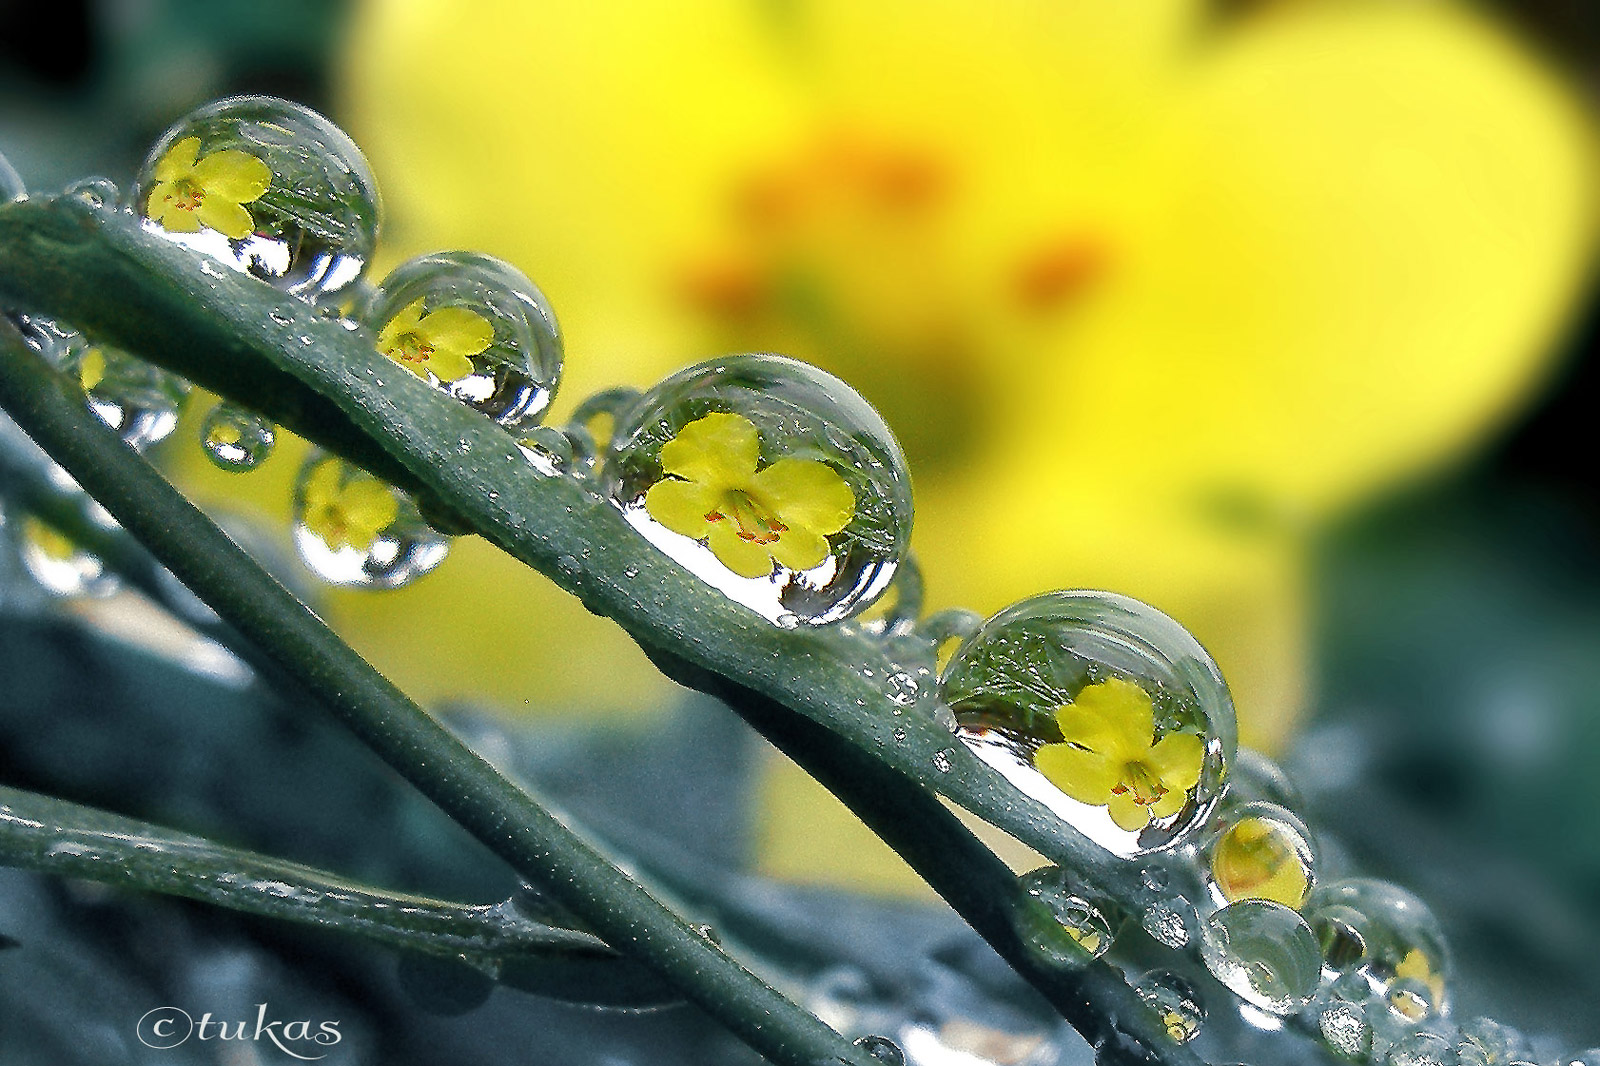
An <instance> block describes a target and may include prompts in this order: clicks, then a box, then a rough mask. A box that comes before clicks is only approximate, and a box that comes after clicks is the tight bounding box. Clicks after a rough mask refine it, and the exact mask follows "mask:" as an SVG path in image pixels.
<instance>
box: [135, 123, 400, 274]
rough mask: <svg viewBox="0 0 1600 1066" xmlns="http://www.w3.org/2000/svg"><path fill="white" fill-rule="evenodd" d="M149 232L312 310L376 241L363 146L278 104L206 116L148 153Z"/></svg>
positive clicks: (139, 200)
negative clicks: (311, 302) (310, 302)
mask: <svg viewBox="0 0 1600 1066" xmlns="http://www.w3.org/2000/svg"><path fill="white" fill-rule="evenodd" d="M133 200H134V209H135V210H136V211H137V212H138V213H139V215H140V216H141V217H142V218H143V219H144V220H145V226H146V228H148V229H150V230H151V231H152V232H155V233H159V234H161V235H162V236H164V237H167V238H169V239H171V240H173V241H176V242H177V243H179V244H182V245H185V246H186V247H189V248H193V249H195V250H196V251H199V252H202V253H204V254H205V255H208V256H210V257H212V258H214V259H216V260H219V261H221V262H223V263H226V264H228V265H229V266H231V267H233V268H234V269H236V270H240V271H243V272H244V273H247V274H251V275H253V276H255V277H258V278H261V279H262V280H264V281H267V282H270V283H271V284H273V285H275V286H277V287H278V288H279V289H282V290H283V291H285V292H288V293H292V294H294V295H296V296H300V297H303V298H305V299H308V300H316V299H319V298H321V297H325V296H329V295H331V294H333V293H337V292H340V291H342V290H343V289H345V288H347V287H348V286H349V285H350V284H351V283H352V282H354V281H355V280H356V279H357V278H359V277H360V276H361V272H362V271H363V270H364V269H365V268H366V264H367V260H368V259H370V258H371V257H372V251H373V249H374V248H375V247H376V246H377V241H378V213H379V207H378V188H377V184H376V183H375V182H374V181H373V179H372V172H371V170H370V169H369V168H368V166H367V161H366V159H365V158H364V157H363V156H362V154H361V150H360V149H359V148H357V147H356V145H355V142H354V141H352V140H351V139H350V138H349V137H348V136H346V135H345V133H344V131H343V130H341V129H339V128H338V127H337V126H335V125H334V124H333V123H331V122H329V121H328V120H327V119H325V118H323V117H322V116H321V115H319V114H317V113H316V112H315V111H312V110H310V109H308V108H305V107H301V106H300V105H299V104H293V103H290V102H288V101H287V100H279V99H276V98H274V97H270V96H236V97H232V98H230V99H227V100H219V101H217V102H216V103H212V104H207V105H206V106H204V107H202V108H200V109H199V110H197V111H193V112H191V113H190V114H188V115H185V116H184V117H183V118H181V119H179V120H178V121H177V122H176V123H174V124H173V125H172V126H171V127H170V128H169V129H168V130H167V131H166V133H164V134H162V135H161V139H160V140H158V141H157V142H156V144H155V147H154V148H152V149H151V150H150V154H149V156H147V157H146V159H145V162H144V166H143V167H142V168H141V169H140V171H139V177H138V180H137V182H136V183H135V186H134V191H133Z"/></svg>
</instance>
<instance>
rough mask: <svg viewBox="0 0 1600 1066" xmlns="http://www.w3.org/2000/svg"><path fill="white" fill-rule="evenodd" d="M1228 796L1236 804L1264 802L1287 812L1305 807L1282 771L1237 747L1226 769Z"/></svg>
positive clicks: (1252, 752) (1253, 750)
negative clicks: (1230, 764)
mask: <svg viewBox="0 0 1600 1066" xmlns="http://www.w3.org/2000/svg"><path fill="white" fill-rule="evenodd" d="M1228 795H1229V796H1230V797H1231V798H1232V799H1233V800H1234V801H1236V802H1239V803H1250V802H1254V801H1256V800H1264V801H1266V802H1267V803H1276V804H1277V805H1278V806H1280V807H1283V808H1285V809H1287V810H1291V811H1295V810H1301V809H1303V808H1304V806H1305V802H1304V800H1303V799H1302V798H1301V796H1300V790H1299V789H1298V788H1296V787H1295V784H1294V782H1293V781H1291V780H1289V775H1288V774H1286V773H1284V772H1283V768H1282V767H1281V766H1279V765H1278V764H1277V763H1275V762H1273V761H1272V760H1271V759H1269V758H1267V757H1266V756H1265V755H1263V754H1261V753H1260V752H1259V751H1256V750H1255V749H1254V748H1240V749H1239V751H1238V753H1237V754H1236V755H1235V756H1234V760H1233V766H1232V767H1230V768H1229V770H1228Z"/></svg>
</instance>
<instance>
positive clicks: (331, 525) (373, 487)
mask: <svg viewBox="0 0 1600 1066" xmlns="http://www.w3.org/2000/svg"><path fill="white" fill-rule="evenodd" d="M399 513H400V502H399V501H398V500H397V499H395V495H394V493H393V492H392V491H391V490H390V489H389V487H388V486H387V485H385V484H383V482H381V481H379V480H377V479H376V478H374V477H371V476H369V475H367V474H357V475H355V476H353V477H351V478H349V479H348V480H346V478H345V475H344V463H343V461H341V460H338V459H327V460H324V461H323V462H321V463H319V464H318V465H317V467H316V469H314V470H312V471H311V476H310V477H309V478H307V479H306V486H305V503H304V509H303V512H302V514H303V517H302V518H301V521H302V522H304V523H305V527H306V528H307V529H309V530H310V531H311V532H312V533H315V534H316V535H317V537H319V538H320V539H321V540H322V542H323V543H324V544H326V545H327V546H328V547H329V548H332V549H333V550H334V551H338V550H339V549H341V548H346V547H349V548H355V549H357V550H358V551H365V550H366V549H368V548H370V547H372V542H373V541H375V540H377V539H378V534H379V533H382V532H383V531H384V530H385V529H386V528H388V527H389V526H390V525H391V524H393V522H394V520H395V518H396V516H398V515H399Z"/></svg>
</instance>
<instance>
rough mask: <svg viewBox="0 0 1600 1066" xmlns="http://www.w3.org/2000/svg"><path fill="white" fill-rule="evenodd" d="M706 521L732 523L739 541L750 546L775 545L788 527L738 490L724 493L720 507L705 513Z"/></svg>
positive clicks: (745, 493) (748, 495) (787, 530)
mask: <svg viewBox="0 0 1600 1066" xmlns="http://www.w3.org/2000/svg"><path fill="white" fill-rule="evenodd" d="M706 521H707V522H726V521H732V522H733V524H734V525H735V526H736V527H738V535H739V539H740V540H744V541H749V542H750V543H752V544H775V543H777V541H778V538H779V537H780V536H781V535H783V534H784V533H787V532H789V527H788V526H786V525H784V524H783V523H782V522H780V521H778V519H777V516H776V515H774V514H772V513H771V512H769V511H768V510H767V509H766V508H765V507H762V506H761V505H760V504H758V503H756V501H755V500H753V499H751V497H750V494H749V493H747V492H740V491H738V490H734V491H732V492H728V493H725V494H724V495H723V498H722V505H721V506H720V507H718V508H717V509H716V510H713V511H707V512H706Z"/></svg>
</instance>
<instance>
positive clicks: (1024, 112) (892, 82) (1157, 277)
mask: <svg viewBox="0 0 1600 1066" xmlns="http://www.w3.org/2000/svg"><path fill="white" fill-rule="evenodd" d="M350 40H351V42H352V52H351V55H350V60H351V61H350V63H349V64H348V66H347V69H348V71H349V72H350V73H349V81H348V84H347V86H346V102H347V105H348V108H347V114H348V116H349V118H350V123H351V125H352V127H353V128H354V131H355V133H356V135H357V139H358V140H359V141H360V142H361V143H362V145H363V147H364V148H365V149H366V150H367V152H368V154H369V156H370V157H371V159H372V161H373V163H374V165H375V167H376V169H377V171H378V173H379V175H380V177H381V179H382V183H383V185H384V189H385V198H386V201H387V204H388V206H389V207H390V208H391V212H390V217H391V219H392V220H393V222H394V225H393V226H392V227H391V230H390V232H391V234H392V235H394V236H395V237H396V238H398V239H397V240H395V241H394V243H393V244H392V245H391V246H389V247H387V248H386V249H385V252H384V254H385V255H386V256H389V257H391V258H392V260H394V261H397V260H398V259H400V258H402V257H404V256H406V255H408V254H411V253H414V252H419V251H423V250H425V249H426V247H438V246H459V247H469V248H482V249H484V250H486V251H489V252H491V253H493V254H496V255H499V256H502V257H504V258H507V259H509V260H511V261H513V262H515V263H517V264H518V265H519V266H520V267H522V268H523V269H524V270H526V271H527V272H528V273H529V274H530V275H531V276H533V277H535V278H537V279H538V281H539V284H540V286H541V287H542V288H543V289H544V290H545V292H546V293H547V294H548V295H549V296H550V298H551V300H552V302H553V303H554V305H555V306H556V307H557V308H558V310H559V312H560V315H561V320H562V325H563V329H564V330H565V332H566V334H567V337H568V346H567V350H568V352H569V353H570V362H569V365H568V369H567V376H566V385H565V386H564V389H565V392H564V396H563V398H562V403H563V404H564V405H568V404H571V403H573V402H575V401H576V400H577V399H581V398H582V397H583V396H584V395H586V394H588V393H590V392H592V391H594V390H595V389H597V388H600V387H604V386H607V385H611V384H615V383H617V382H618V381H626V382H631V383H634V384H641V385H644V384H649V383H652V382H654V381H655V380H658V379H659V378H660V377H661V376H663V375H664V374H666V373H668V372H670V371H672V370H674V369H677V368H678V367H681V366H683V365H685V364H687V363H690V362H694V361H696V360H698V359H701V358H704V357H706V356H707V355H708V354H714V353H716V352H721V351H737V350H774V351H780V352H784V353H786V354H789V355H793V356H796V357H798V358H801V359H805V360H807V361H810V362H813V363H816V364H818V365H820V366H822V367H824V368H826V369H828V370H831V371H832V372H834V373H836V374H838V375H839V376H841V377H843V378H844V379H845V380H847V381H849V382H851V383H852V384H854V385H856V386H857V387H858V388H859V389H860V390H861V391H862V392H863V394H864V395H865V396H866V397H867V398H868V399H869V400H870V401H872V402H873V403H874V404H875V405H877V406H878V407H879V409H880V410H882V411H883V412H884V414H885V416H886V417H887V419H888V420H889V422H890V424H891V425H892V426H893V428H894V430H895V432H896V433H897V434H898V435H899V436H900V437H901V439H902V441H903V443H904V444H905V445H906V447H907V452H908V455H909V457H910V459H911V463H912V468H913V470H914V472H915V476H916V480H917V510H918V522H917V533H916V539H915V542H914V543H915V547H916V549H917V551H918V553H919V555H920V557H921V560H922V563H923V566H924V569H925V571H926V572H927V576H928V588H929V595H930V599H931V600H932V604H931V606H933V607H935V608H937V607H940V606H947V605H961V606H967V607H971V608H973V609H976V610H978V611H980V612H988V611H991V610H993V609H995V608H998V607H1000V606H1002V605H1004V604H1006V603H1008V602H1011V601H1013V600H1015V599H1018V598H1020V597H1022V596H1024V595H1028V594H1031V593H1034V592H1037V591H1039V590H1040V589H1047V588H1054V587H1104V588H1111V589H1115V590H1117V591H1120V592H1125V593H1128V594H1131V595H1134V596H1137V597H1139V598H1141V599H1145V600H1148V601H1150V602H1152V603H1154V604H1155V605H1156V606H1158V607H1160V608H1161V609H1163V610H1165V611H1167V612H1168V613H1170V614H1172V615H1174V616H1175V617H1177V618H1178V619H1180V620H1181V621H1182V622H1184V623H1185V624H1186V625H1187V626H1189V627H1190V628H1191V629H1193V630H1194V631H1195V632H1196V634H1197V635H1198V636H1199V637H1200V639H1201V640H1202V641H1203V642H1204V643H1205V644H1206V645H1207V646H1208V647H1209V648H1210V650H1211V651H1212V652H1213V654H1214V655H1215V656H1216V657H1217V659H1218V661H1219V662H1220V664H1221V665H1222V667H1223V670H1224V672H1225V673H1226V675H1227V676H1228V678H1229V681H1230V684H1231V685H1232V687H1233V690H1234V693H1235V696H1236V702H1237V704H1238V706H1239V711H1240V725H1241V739H1242V740H1243V741H1244V742H1245V743H1247V744H1252V745H1255V746H1260V747H1267V748H1271V747H1272V745H1273V744H1275V743H1276V742H1277V741H1278V740H1280V739H1281V738H1282V736H1283V735H1284V733H1285V732H1286V731H1287V729H1288V728H1289V727H1290V725H1291V724H1292V722H1293V720H1294V716H1295V714H1296V713H1297V710H1298V708H1299V706H1300V703H1301V699H1302V689H1303V685H1304V678H1305V669H1304V661H1303V660H1304V639H1305V638H1304V634H1305V628H1306V614H1307V609H1306V608H1307V604H1306V594H1305V584H1306V561H1307V559H1308V548H1307V545H1308V542H1309V539H1310V535H1311V534H1313V533H1314V532H1315V531H1316V530H1317V529H1318V528H1319V527H1320V526H1322V525H1323V524H1325V523H1326V522H1327V521H1328V520H1330V519H1331V518H1333V517H1336V516H1338V515H1339V514H1341V513H1343V512H1345V511H1347V510H1348V508H1349V507H1350V506H1351V505H1353V504H1356V503H1358V502H1360V501H1362V500H1365V499H1369V498H1371V497H1372V496H1373V495H1374V494H1375V493H1377V492H1379V491H1381V490H1383V489H1385V488H1388V487H1391V486H1393V485H1395V484H1396V483H1398V482H1399V481H1401V480H1403V479H1406V478H1411V477H1414V476H1416V475H1418V474H1420V473H1422V472H1425V471H1427V470H1429V469H1432V468H1436V467H1437V466H1439V465H1440V464H1441V463H1442V462H1444V461H1446V460H1449V459H1451V458H1453V457H1456V456H1459V455H1460V454H1461V453H1462V452H1463V451H1464V450H1465V449H1466V448H1467V447H1469V446H1471V445H1472V444H1473V443H1474V442H1475V441H1477V440H1480V439H1482V437H1483V436H1484V434H1485V433H1486V431H1488V430H1489V429H1491V428H1492V427H1494V426H1495V425H1497V424H1499V423H1501V422H1503V421H1504V419H1505V418H1506V416H1507V415H1508V414H1509V413H1511V412H1512V411H1514V410H1515V409H1516V408H1517V406H1518V404H1519V403H1521V402H1522V401H1523V400H1524V399H1525V398H1526V397H1527V396H1528V395H1529V393H1530V392H1531V390H1532V389H1533V388H1534V387H1535V386H1537V385H1538V384H1539V382H1540V380H1541V377H1542V374H1543V371H1544V369H1545V367H1546V366H1547V364H1548V359H1547V356H1548V354H1549V353H1550V352H1551V351H1552V347H1553V343H1554V341H1555V340H1556V339H1557V337H1558V336H1559V333H1560V330H1561V329H1562V328H1563V326H1564V325H1565V324H1566V321H1567V319H1568V317H1569V312H1570V311H1571V309H1572V306H1573V303H1574V298H1575V296H1576V294H1577V292H1578V286H1579V285H1580V283H1581V281H1582V280H1583V277H1584V272H1585V267H1586V265H1587V263H1588V260H1589V255H1590V251H1591V248H1592V243H1593V240H1592V239H1593V236H1594V226H1593V222H1594V219H1593V207H1594V203H1593V190H1594V189H1595V187H1596V181H1595V178H1596V174H1595V166H1594V153H1593V144H1592V129H1591V124H1590V120H1589V118H1588V116H1587V115H1586V114H1585V113H1584V111H1583V109H1582V108H1581V107H1580V106H1579V105H1578V104H1577V103H1576V102H1575V97H1574V95H1573V94H1572V93H1571V92H1570V91H1569V89H1568V87H1567V86H1566V85H1564V84H1563V82H1562V79H1561V78H1560V77H1559V76H1557V75H1556V74H1554V73H1552V72H1551V70H1550V69H1549V68H1548V66H1547V65H1546V64H1545V63H1543V62H1542V61H1541V60H1539V59H1538V58H1537V57H1535V56H1534V55H1532V54H1531V53H1530V52H1529V50H1528V49H1527V48H1525V47H1524V46H1523V45H1522V44H1520V43H1519V42H1518V41H1517V40H1515V39H1514V38H1513V36H1512V35H1511V34H1510V33H1508V32H1507V31H1506V30H1504V29H1503V28H1501V27H1500V26H1498V25H1497V24H1495V23H1493V22H1491V21H1489V20H1488V19H1487V18H1485V17H1484V16H1482V15H1481V14H1479V13H1477V12H1476V11H1474V10H1471V9H1469V8H1468V7H1467V6H1466V5H1465V4H1457V3H1450V2H1445V0H1432V2H1423V3H1408V4H1396V3H1377V2H1365V0H1306V2H1303V3H1298V4H1292V5H1265V6H1264V10H1262V11H1261V12H1259V13H1257V14H1254V15H1250V16H1230V17H1223V16H1222V15H1220V14H1218V12H1217V11H1216V10H1215V9H1214V8H1213V7H1212V6H1211V5H1209V4H1207V3H1204V2H1202V0H1152V2H1148V3H1106V2H1104V0H1020V2H1016V3H1008V4H1002V5H996V4H989V3H981V2H978V0H949V2H941V3H938V4H932V5H930V4H927V3H923V2H917V0H868V2H860V0H804V2H799V3H781V4H780V3H757V2H751V0H704V2H702V3H697V4H690V5H685V4H682V3H677V2H671V0H631V2H629V3H625V4H621V5H596V4H589V3H582V2H580V0H548V2H545V3H541V4H537V5H529V4H523V3H518V2H514V0H472V2H469V3H466V4H461V3H453V2H446V0H407V2H405V3H398V2H392V3H391V2H383V0H368V2H367V3H366V4H365V5H364V7H363V8H362V9H361V10H360V12H359V13H358V16H357V18H356V20H355V24H354V27H353V32H352V34H351V36H350ZM533 42H537V51H538V56H539V61H538V62H534V63H530V62H527V55H528V49H529V48H530V47H531V46H532V43H533ZM419 54H426V55H427V56H428V57H429V61H428V62H427V63H426V64H421V65H417V64H403V65H397V64H395V63H394V62H393V61H392V60H393V57H394V56H396V55H419ZM485 175H493V177H494V183H495V184H494V187H495V189H496V190H497V192H496V195H494V196H481V197H480V196H464V195H460V192H461V191H462V190H465V189H475V188H480V187H482V185H483V182H484V176H485ZM509 205H514V206H515V209H509ZM496 565H500V564H496ZM503 565H504V567H505V569H504V570H503V571H501V572H500V573H501V574H509V573H510V572H511V570H512V569H513V567H514V564H511V563H505V564H503ZM458 610H459V611H460V612H461V614H462V617H463V618H466V617H468V616H470V617H471V618H473V619H474V625H472V626H467V625H461V626H458V627H455V628H456V629H458V630H459V631H460V632H461V633H463V634H464V635H463V638H462V639H463V640H467V639H469V638H468V637H466V636H465V634H467V633H469V632H472V631H477V630H482V629H499V630H500V631H504V632H517V631H519V630H520V631H524V632H527V631H528V628H529V622H528V618H529V617H530V614H529V612H528V611H527V610H526V607H525V605H523V604H508V605H507V607H506V610H507V612H508V614H507V616H506V618H505V619H504V621H505V623H506V624H504V625H501V624H499V622H497V621H496V620H494V619H487V618H484V617H482V612H483V610H484V607H483V606H482V605H481V604H478V603H470V604H469V603H466V602H462V603H461V604H460V606H459V608H458ZM541 612H542V613H543V614H545V615H546V616H548V618H549V621H548V622H546V623H542V624H541V625H540V627H539V630H538V633H537V635H534V634H532V633H530V634H529V637H528V639H529V640H530V641H532V642H536V643H538V644H540V645H541V646H543V647H545V648H546V649H548V648H550V647H551V646H552V642H555V641H559V640H560V639H561V632H562V630H563V629H564V628H566V627H568V626H569V625H570V624H572V622H573V621H574V620H575V619H577V618H579V617H581V608H578V607H577V606H575V605H573V606H571V607H570V608H564V607H563V606H562V604H561V601H560V600H559V599H556V598H549V599H548V600H542V601H541ZM474 639H475V638H474ZM380 658H381V657H380ZM559 658H560V656H559V655H552V656H551V659H553V660H554V659H559ZM635 661H636V662H637V661H640V660H637V659H635ZM614 675H615V671H607V672H606V673H605V676H603V677H596V678H594V679H593V681H592V683H590V685H589V689H588V690H589V691H590V692H591V693H592V696H593V699H594V700H595V701H596V702H604V701H605V700H606V699H607V698H608V697H607V695H606V693H605V692H604V691H603V687H604V686H607V685H609V684H610V683H611V681H612V679H613V677H614ZM574 684H575V685H577V686H578V689H579V690H580V691H581V690H582V684H581V681H580V682H574ZM784 772H791V771H784ZM794 824H795V826H796V827H797V828H796V829H795V832H796V833H797V834H799V836H800V838H803V839H800V843H801V844H802V845H803V844H804V842H805V840H816V839H818V837H819V834H818V833H817V832H815V830H814V826H812V825H811V824H810V823H809V822H806V821H802V820H796V821H795V823H794ZM827 850H828V852H829V855H822V856H818V855H816V854H812V855H811V856H810V857H809V860H808V861H810V862H812V863H813V864H823V865H825V864H826V862H827V861H828V860H829V856H830V855H843V854H845V853H846V852H848V850H849V849H845V848H835V847H829V848H828V849H827ZM840 861H841V862H851V863H853V862H855V861H856V860H855V859H854V858H851V859H847V860H846V859H841V860H840ZM797 865H798V864H797Z"/></svg>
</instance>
